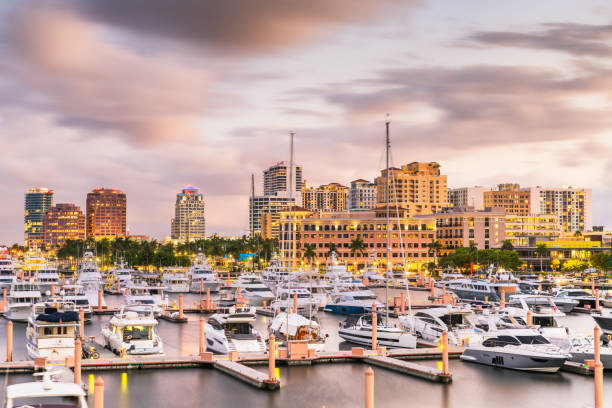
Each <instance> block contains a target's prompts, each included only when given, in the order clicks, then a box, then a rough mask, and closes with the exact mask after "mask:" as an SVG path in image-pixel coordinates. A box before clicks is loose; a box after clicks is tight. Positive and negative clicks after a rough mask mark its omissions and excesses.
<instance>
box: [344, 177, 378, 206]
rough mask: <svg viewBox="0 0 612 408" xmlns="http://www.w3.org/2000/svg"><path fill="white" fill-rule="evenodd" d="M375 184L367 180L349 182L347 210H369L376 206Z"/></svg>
mask: <svg viewBox="0 0 612 408" xmlns="http://www.w3.org/2000/svg"><path fill="white" fill-rule="evenodd" d="M376 190H377V189H376V184H374V183H371V182H369V181H367V180H363V179H358V180H353V181H351V187H350V189H349V199H348V201H349V204H348V209H349V210H369V209H372V208H374V207H375V206H376V196H377V194H376Z"/></svg>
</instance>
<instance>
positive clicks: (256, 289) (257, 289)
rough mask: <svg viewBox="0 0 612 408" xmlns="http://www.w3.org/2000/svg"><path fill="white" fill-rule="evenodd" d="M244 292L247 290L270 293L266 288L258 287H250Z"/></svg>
mask: <svg viewBox="0 0 612 408" xmlns="http://www.w3.org/2000/svg"><path fill="white" fill-rule="evenodd" d="M244 290H246V291H247V292H269V291H270V289H268V288H267V287H266V286H263V287H260V288H258V287H256V286H249V287H248V288H244Z"/></svg>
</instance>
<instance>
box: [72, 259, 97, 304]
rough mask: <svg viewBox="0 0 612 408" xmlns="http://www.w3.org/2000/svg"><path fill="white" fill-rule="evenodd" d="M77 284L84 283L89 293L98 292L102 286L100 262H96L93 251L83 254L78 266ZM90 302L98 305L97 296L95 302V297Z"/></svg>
mask: <svg viewBox="0 0 612 408" xmlns="http://www.w3.org/2000/svg"><path fill="white" fill-rule="evenodd" d="M76 283H77V284H79V285H83V288H84V289H85V292H89V293H96V294H97V293H98V290H99V289H100V287H101V283H102V275H101V274H100V270H99V269H98V264H97V262H96V258H95V257H94V254H93V252H91V251H85V253H84V254H83V259H81V262H80V263H79V265H78V267H77V281H76ZM90 303H92V304H93V305H94V306H97V305H98V300H97V297H96V300H95V302H93V299H90Z"/></svg>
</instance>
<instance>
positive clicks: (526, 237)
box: [506, 214, 561, 247]
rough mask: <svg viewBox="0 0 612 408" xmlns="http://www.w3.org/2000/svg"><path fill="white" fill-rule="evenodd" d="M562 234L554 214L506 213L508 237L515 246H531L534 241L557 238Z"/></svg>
mask: <svg viewBox="0 0 612 408" xmlns="http://www.w3.org/2000/svg"><path fill="white" fill-rule="evenodd" d="M560 234H561V230H560V228H559V222H558V219H557V216H556V215H554V214H530V215H516V214H506V239H508V240H509V241H510V242H511V243H512V245H514V246H515V247H526V246H530V238H531V241H532V242H537V241H540V240H553V239H557V238H558V237H559V236H560Z"/></svg>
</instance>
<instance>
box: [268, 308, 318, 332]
mask: <svg viewBox="0 0 612 408" xmlns="http://www.w3.org/2000/svg"><path fill="white" fill-rule="evenodd" d="M287 319H288V320H289V336H295V335H296V333H297V331H298V330H299V328H300V327H304V326H311V327H319V324H318V323H317V322H315V321H311V320H308V319H307V318H306V317H304V316H302V315H299V314H296V313H289V317H288V318H287V313H279V314H278V315H276V317H275V318H274V320H273V321H272V324H270V329H271V330H272V331H280V332H281V333H287Z"/></svg>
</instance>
